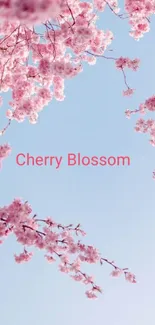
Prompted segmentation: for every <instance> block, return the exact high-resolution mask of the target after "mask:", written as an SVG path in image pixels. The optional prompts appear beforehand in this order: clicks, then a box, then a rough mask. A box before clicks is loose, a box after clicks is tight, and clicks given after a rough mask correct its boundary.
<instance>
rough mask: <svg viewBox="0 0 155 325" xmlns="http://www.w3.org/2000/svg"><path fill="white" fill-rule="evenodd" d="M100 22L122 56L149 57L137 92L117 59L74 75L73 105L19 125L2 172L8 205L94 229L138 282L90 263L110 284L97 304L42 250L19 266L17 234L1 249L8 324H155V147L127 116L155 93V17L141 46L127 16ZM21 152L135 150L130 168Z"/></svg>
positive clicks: (1, 201)
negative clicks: (56, 161)
mask: <svg viewBox="0 0 155 325" xmlns="http://www.w3.org/2000/svg"><path fill="white" fill-rule="evenodd" d="M99 26H100V27H101V28H103V29H111V30H112V31H113V32H114V36H115V40H114V41H113V43H112V46H111V48H112V49H113V50H114V54H113V55H115V56H116V57H118V56H121V55H122V56H129V57H130V58H134V57H139V58H140V59H141V68H140V70H139V71H138V72H137V73H133V72H130V71H129V72H128V73H127V75H128V82H129V83H130V85H131V86H132V87H133V88H136V93H135V95H134V96H133V97H132V98H123V96H122V90H123V89H124V83H123V79H122V75H121V73H120V72H118V71H117V70H115V67H114V63H113V62H111V61H107V60H103V59H100V60H98V62H97V64H96V66H93V67H90V66H85V69H84V72H83V73H82V74H80V75H79V76H78V77H76V78H75V79H73V80H69V81H67V83H66V88H65V94H66V99H65V101H64V102H56V101H53V102H51V103H50V105H49V106H48V107H46V108H45V109H44V111H43V112H41V114H40V118H39V122H38V124H36V125H30V124H29V123H28V122H27V121H26V122H24V123H21V124H18V123H17V122H14V123H12V126H11V128H10V129H9V130H8V132H7V133H6V135H5V137H4V138H3V139H2V142H1V143H5V142H9V143H10V144H11V145H12V147H13V151H12V155H11V156H10V157H9V158H8V159H7V160H6V161H5V162H4V164H3V170H2V171H1V173H0V185H1V195H0V206H4V205H7V204H9V203H11V201H12V200H13V199H14V197H21V198H23V199H24V200H28V201H29V203H30V204H31V205H32V207H33V211H34V213H37V214H38V216H39V217H41V218H43V217H46V216H49V215H51V216H53V218H55V220H56V221H59V222H62V223H64V224H68V223H71V222H74V223H75V224H77V223H79V222H80V223H81V224H82V226H83V228H84V230H85V231H86V232H87V234H88V235H87V238H86V242H87V243H90V244H93V245H95V246H96V247H97V248H98V249H99V250H100V252H102V254H103V256H104V257H108V258H109V259H114V260H115V261H116V263H117V264H118V265H119V266H121V267H130V269H131V271H132V272H134V273H135V274H136V276H137V280H138V283H137V284H136V285H132V284H129V283H127V282H125V280H124V278H120V279H112V278H111V277H109V273H110V272H111V268H109V267H108V266H107V265H105V266H104V267H100V266H99V265H98V266H94V267H93V266H91V265H90V266H89V267H88V272H89V273H92V274H94V275H95V276H96V280H97V283H98V284H100V285H101V286H102V288H103V290H104V295H103V296H100V297H99V299H98V300H96V301H90V300H88V299H87V298H86V297H85V295H84V289H85V288H84V287H83V286H82V285H80V284H79V283H76V282H74V281H72V280H70V278H68V276H67V275H63V274H61V273H59V272H58V270H57V267H56V265H54V264H53V265H50V264H48V263H47V262H46V261H45V260H44V257H43V254H42V253H36V255H35V256H34V257H33V259H32V261H31V262H30V263H28V264H22V265H18V264H15V262H14V258H13V254H14V253H18V252H20V247H19V246H18V245H17V244H16V242H15V238H13V237H10V238H8V239H7V240H6V242H5V244H4V245H3V246H1V248H0V254H1V298H0V306H1V307H0V315H1V316H0V317H1V323H2V324H3V325H21V324H22V325H27V324H33V323H37V325H42V324H46V325H51V324H62V323H63V324H67V325H71V324H74V325H79V324H81V325H82V324H84V325H94V322H97V323H98V324H104V323H106V325H124V324H125V325H129V324H132V325H139V324H140V325H145V324H147V323H149V325H153V324H154V321H155V311H154V292H155V281H154V269H155V257H154V246H155V221H154V195H155V183H154V181H153V180H152V171H153V169H154V168H155V151H154V148H153V147H151V145H150V144H149V143H148V137H147V136H146V135H141V134H136V133H135V132H134V124H135V121H136V116H134V117H133V118H132V119H131V120H127V119H126V118H125V116H124V111H125V110H126V108H131V109H132V108H133V109H135V108H136V107H137V106H138V104H139V103H141V102H143V101H144V100H145V99H146V98H148V97H149V96H151V95H153V94H154V87H155V77H154V76H155V59H154V58H155V45H154V27H155V23H154V22H153V23H152V31H151V32H150V33H148V34H146V35H145V37H144V38H143V39H142V40H141V41H140V42H136V41H134V40H133V39H132V38H131V37H129V35H128V31H129V26H128V24H127V22H126V21H122V20H120V19H118V18H116V17H115V16H113V15H112V14H111V12H109V11H108V10H106V13H105V14H103V15H101V19H100V22H99ZM107 55H108V53H107ZM8 98H9V97H8V94H5V103H4V106H3V108H1V111H0V118H1V120H0V127H2V126H3V125H4V124H5V122H6V120H5V117H4V116H5V110H6V108H7V106H8V104H7V103H8ZM20 152H24V153H27V152H29V153H30V154H32V155H34V156H35V155H39V156H44V155H58V156H61V155H62V156H64V157H66V155H67V154H68V153H69V152H75V153H76V152H80V153H81V154H82V155H88V156H89V155H90V156H93V155H99V156H102V155H103V156H111V155H113V156H118V155H128V156H129V157H130V158H131V166H130V167H121V166H120V167H73V168H70V167H68V166H67V165H65V164H63V165H62V167H61V168H60V169H59V170H55V169H54V168H52V167H50V166H49V167H44V166H43V167H28V166H26V167H19V166H17V165H16V155H17V154H18V153H20Z"/></svg>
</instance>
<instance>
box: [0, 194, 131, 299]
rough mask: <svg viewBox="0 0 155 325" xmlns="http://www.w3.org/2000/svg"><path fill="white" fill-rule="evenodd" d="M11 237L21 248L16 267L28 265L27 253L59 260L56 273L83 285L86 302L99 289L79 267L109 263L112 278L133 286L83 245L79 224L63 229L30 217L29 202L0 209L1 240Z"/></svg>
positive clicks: (49, 220)
mask: <svg viewBox="0 0 155 325" xmlns="http://www.w3.org/2000/svg"><path fill="white" fill-rule="evenodd" d="M10 234H13V235H14V236H15V237H16V240H17V242H18V243H20V244H21V245H22V246H23V251H22V253H21V254H19V255H15V261H16V262H17V263H22V262H28V261H29V260H30V259H31V258H32V255H33V252H29V249H33V248H37V249H39V250H44V252H45V258H46V259H47V261H48V262H50V263H53V262H56V261H57V260H58V262H59V265H58V267H59V270H60V271H61V272H63V273H66V274H68V275H69V276H70V277H71V278H72V279H74V280H75V281H78V282H82V283H83V284H85V285H86V286H87V287H88V289H87V290H86V295H87V297H88V298H97V294H98V293H102V289H101V288H100V286H98V285H97V284H96V283H95V281H94V278H93V276H90V275H88V274H86V273H84V272H83V271H82V264H84V263H90V264H96V263H100V264H101V265H102V264H103V263H108V264H110V265H111V266H112V268H113V271H112V273H111V275H112V276H113V277H118V276H120V275H124V276H125V279H126V280H127V281H129V282H131V283H136V279H135V275H134V274H132V273H131V272H129V271H128V268H123V269H121V268H119V267H117V266H116V265H115V264H114V262H113V261H112V262H110V261H109V260H108V259H106V258H103V257H102V256H101V254H100V253H99V251H98V250H97V249H96V248H94V247H93V246H88V245H85V244H84V243H83V242H82V241H81V239H80V237H81V236H85V235H86V233H85V232H84V231H83V230H82V229H81V226H80V224H78V225H77V226H73V225H72V224H70V225H68V226H64V225H62V224H59V223H56V222H55V221H54V220H53V219H52V218H50V217H48V218H46V219H38V218H37V215H33V214H32V208H31V207H30V205H29V204H28V202H22V201H21V200H20V199H16V200H14V201H13V203H11V204H10V205H9V206H5V207H3V208H0V237H1V238H2V240H1V244H2V242H3V240H4V239H5V238H6V237H8V236H9V235H10Z"/></svg>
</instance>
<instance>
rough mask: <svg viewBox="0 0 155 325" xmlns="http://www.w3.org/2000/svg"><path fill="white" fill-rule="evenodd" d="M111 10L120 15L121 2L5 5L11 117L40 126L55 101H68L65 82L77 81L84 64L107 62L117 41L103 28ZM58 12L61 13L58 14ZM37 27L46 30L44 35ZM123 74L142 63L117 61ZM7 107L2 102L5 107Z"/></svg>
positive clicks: (2, 47) (0, 35)
mask: <svg viewBox="0 0 155 325" xmlns="http://www.w3.org/2000/svg"><path fill="white" fill-rule="evenodd" d="M106 5H108V6H109V7H110V9H111V10H112V11H113V12H115V14H118V12H119V8H118V4H117V1H112V0H108V1H105V0H95V1H94V2H93V3H90V2H83V1H81V0H76V1H73V0H69V1H65V0H48V1H46V2H45V1H43V0H39V1H38V0H37V1H31V0H29V1H27V0H22V1H21V0H20V1H19V0H4V1H1V2H0V10H1V11H0V16H2V17H3V20H2V22H1V24H0V91H1V92H8V91H11V92H12V100H11V101H10V102H9V106H10V107H9V108H8V109H7V112H6V116H7V118H8V119H9V120H13V119H14V120H17V121H18V122H23V121H24V120H25V118H28V120H29V121H30V123H36V122H37V120H38V114H39V112H40V111H41V110H42V109H43V108H44V107H45V106H47V105H48V104H49V103H50V102H51V101H52V99H54V98H55V99H56V100H58V101H62V100H64V98H65V94H64V82H65V79H68V78H73V77H75V76H77V75H78V74H79V73H80V72H82V70H83V63H84V62H87V63H88V64H90V65H93V64H95V63H96V59H97V57H104V58H106V57H105V56H104V53H105V51H106V50H107V49H108V46H109V45H110V44H111V42H112V40H113V33H112V32H111V31H109V30H107V31H103V30H101V29H99V28H98V27H97V20H98V15H97V12H96V9H97V10H98V11H103V10H104V8H105V6H106ZM54 8H55V9H54ZM37 22H38V23H41V25H42V33H40V32H38V29H37ZM112 59H113V60H115V62H116V67H117V68H118V69H119V70H122V72H123V75H124V81H125V84H126V87H127V90H125V91H124V93H123V94H124V95H127V96H129V95H131V94H132V93H133V90H132V89H131V88H130V87H129V86H128V84H127V82H126V76H125V73H124V69H126V68H129V69H132V70H134V71H136V70H137V68H138V66H139V60H138V59H134V60H130V59H129V58H122V57H121V58H118V59H116V58H112ZM0 104H1V101H0Z"/></svg>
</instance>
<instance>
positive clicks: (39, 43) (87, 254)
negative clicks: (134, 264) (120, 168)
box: [0, 0, 155, 298]
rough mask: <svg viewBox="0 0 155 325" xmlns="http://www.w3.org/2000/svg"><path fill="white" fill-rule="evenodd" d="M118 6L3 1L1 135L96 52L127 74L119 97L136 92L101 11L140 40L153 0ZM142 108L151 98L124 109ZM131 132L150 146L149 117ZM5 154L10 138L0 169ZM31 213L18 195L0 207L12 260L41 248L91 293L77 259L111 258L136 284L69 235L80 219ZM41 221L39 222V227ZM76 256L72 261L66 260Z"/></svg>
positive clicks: (128, 64)
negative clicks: (6, 97) (14, 247)
mask: <svg viewBox="0 0 155 325" xmlns="http://www.w3.org/2000/svg"><path fill="white" fill-rule="evenodd" d="M118 5H119V4H118V3H117V0H116V1H115V0H94V1H93V2H85V1H81V0H46V1H44V0H0V93H1V96H0V106H2V105H3V98H2V94H3V93H4V92H5V93H6V92H11V96H12V98H11V101H10V102H9V108H8V109H7V111H6V117H7V119H8V122H7V123H6V125H5V126H4V127H3V128H2V130H1V131H0V135H2V136H3V135H5V132H6V131H7V129H8V127H10V126H11V122H12V120H15V121H17V122H24V120H25V119H28V120H29V122H30V123H32V124H34V123H36V122H37V120H38V116H39V113H40V112H41V111H42V110H43V109H44V107H45V106H47V105H48V104H49V103H50V102H51V101H52V100H53V99H56V100H58V101H63V100H64V99H65V93H64V85H65V80H66V79H69V78H70V79H71V78H73V77H76V76H77V75H78V74H79V73H81V72H82V70H83V63H84V62H87V63H88V64H89V65H93V64H95V63H96V60H97V59H100V58H102V59H107V60H111V61H114V63H115V67H116V68H117V69H118V70H119V71H120V72H121V73H122V77H123V80H124V84H125V89H124V90H123V95H124V96H130V95H132V94H133V93H134V91H135V90H134V89H132V88H131V87H130V86H129V84H128V82H127V76H126V70H127V69H132V70H133V71H136V70H137V69H138V68H139V59H137V58H132V59H130V58H128V57H118V58H115V57H111V56H109V55H107V54H105V52H106V51H107V52H108V47H109V45H110V44H111V42H112V40H113V33H112V32H111V31H109V30H108V31H103V30H100V29H99V28H98V27H97V20H98V15H99V13H100V12H103V11H104V10H105V8H106V7H108V8H109V10H111V12H112V14H114V15H116V16H117V17H118V19H122V20H124V19H127V20H128V22H129V24H130V27H131V30H130V35H131V37H133V38H134V39H135V40H139V39H140V38H141V37H143V35H144V34H145V33H146V32H148V31H149V29H150V17H151V16H152V15H154V14H155V0H125V1H124V2H123V1H120V5H121V6H123V5H124V8H123V10H124V13H121V10H120V9H119V7H118ZM147 111H155V96H153V97H151V98H149V99H147V100H146V101H145V103H143V104H140V106H139V108H137V109H135V110H126V112H125V113H126V116H127V117H128V118H129V117H130V116H131V115H132V114H135V113H139V114H144V113H146V112H147ZM135 130H136V131H137V132H144V133H147V132H148V133H149V134H150V137H151V138H150V143H151V144H152V145H155V121H154V120H152V119H149V120H144V119H143V118H140V119H138V121H137V123H136V127H135ZM10 152H11V147H10V146H9V145H8V144H1V146H0V167H1V165H2V161H3V159H4V158H6V157H8V155H9V154H10ZM154 177H155V173H154ZM30 215H31V208H30V206H29V205H28V203H27V202H26V203H22V202H21V201H19V200H15V201H14V202H13V203H12V204H10V205H9V206H7V207H4V208H1V209H0V236H1V237H2V240H3V237H6V236H8V235H9V234H10V233H13V234H14V235H15V236H16V239H17V241H18V242H20V243H21V244H22V245H23V246H24V250H23V252H22V253H21V254H20V255H19V256H15V260H16V262H18V263H20V262H23V261H28V260H29V259H30V258H31V255H32V254H31V253H29V252H28V251H27V248H26V246H34V247H37V248H38V249H44V250H45V251H46V255H45V256H46V258H47V260H48V261H49V262H54V261H55V258H58V259H60V266H59V269H60V270H61V271H62V272H65V273H69V274H70V275H71V276H72V277H73V279H74V280H76V281H82V282H83V283H85V284H89V285H90V286H91V288H90V289H89V290H87V291H86V294H87V296H88V297H89V298H94V297H96V292H101V289H100V287H98V286H97V285H96V284H95V283H94V280H93V278H92V277H90V276H88V275H86V274H84V273H83V272H82V270H81V264H82V263H84V262H86V263H97V262H99V263H100V264H102V263H103V262H105V263H108V264H110V265H111V266H112V267H113V268H114V270H113V272H112V275H113V276H118V275H120V274H124V275H125V278H126V280H128V281H130V282H132V283H135V282H136V280H135V276H134V275H133V274H132V273H130V272H129V271H128V270H127V269H121V268H119V267H117V266H116V265H115V264H114V263H113V262H110V261H108V260H107V259H105V258H102V256H100V254H99V253H98V252H97V250H96V249H95V248H93V247H92V246H86V245H84V244H82V243H81V242H80V241H79V240H77V241H76V240H75V239H74V237H75V238H77V235H79V234H80V235H84V232H83V231H82V230H81V228H80V225H78V226H77V227H75V228H74V227H73V226H72V225H69V226H62V225H59V224H57V223H55V222H54V221H53V220H51V219H50V218H47V219H45V220H38V219H36V217H35V216H33V217H30ZM40 223H43V224H44V227H43V228H42V229H41V230H40ZM74 235H75V236H74ZM73 256H74V257H75V260H74V261H73V260H72V259H71V257H73Z"/></svg>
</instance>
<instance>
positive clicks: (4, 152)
mask: <svg viewBox="0 0 155 325" xmlns="http://www.w3.org/2000/svg"><path fill="white" fill-rule="evenodd" d="M10 153H11V147H10V145H9V144H4V145H1V146H0V168H1V167H2V161H3V159H5V158H7V157H8V156H9V155H10Z"/></svg>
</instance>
